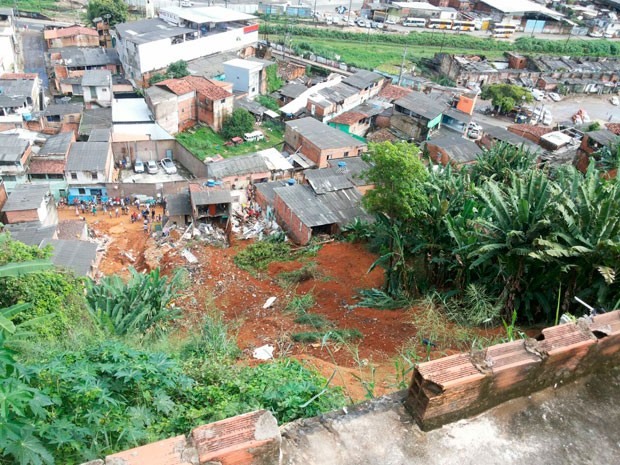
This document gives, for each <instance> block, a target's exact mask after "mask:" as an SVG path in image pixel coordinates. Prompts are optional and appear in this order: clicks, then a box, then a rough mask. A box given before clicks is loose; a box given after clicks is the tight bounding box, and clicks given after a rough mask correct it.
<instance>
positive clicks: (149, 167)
mask: <svg viewBox="0 0 620 465" xmlns="http://www.w3.org/2000/svg"><path fill="white" fill-rule="evenodd" d="M146 171H147V172H148V173H149V174H156V173H157V172H158V171H159V168H158V167H157V162H156V161H155V160H149V161H147V162H146Z"/></svg>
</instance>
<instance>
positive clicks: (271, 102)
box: [256, 95, 280, 112]
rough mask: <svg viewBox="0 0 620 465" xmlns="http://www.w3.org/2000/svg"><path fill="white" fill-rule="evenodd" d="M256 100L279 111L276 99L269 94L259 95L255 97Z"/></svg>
mask: <svg viewBox="0 0 620 465" xmlns="http://www.w3.org/2000/svg"><path fill="white" fill-rule="evenodd" d="M256 101H257V102H258V103H260V104H261V105H262V106H264V107H267V108H269V109H270V110H273V111H277V112H279V111H280V105H278V101H277V100H276V99H274V98H273V97H270V96H269V95H259V96H258V97H256Z"/></svg>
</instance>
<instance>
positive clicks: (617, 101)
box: [609, 95, 620, 106]
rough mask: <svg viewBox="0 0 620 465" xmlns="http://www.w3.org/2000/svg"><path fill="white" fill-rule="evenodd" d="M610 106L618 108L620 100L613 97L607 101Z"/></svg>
mask: <svg viewBox="0 0 620 465" xmlns="http://www.w3.org/2000/svg"><path fill="white" fill-rule="evenodd" d="M609 101H610V102H611V104H612V105H615V106H618V105H620V99H619V98H618V97H616V96H615V95H614V96H613V97H612V98H611V99H610V100H609Z"/></svg>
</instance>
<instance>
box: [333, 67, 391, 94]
mask: <svg viewBox="0 0 620 465" xmlns="http://www.w3.org/2000/svg"><path fill="white" fill-rule="evenodd" d="M381 79H383V76H381V75H380V74H377V73H373V72H372V71H366V70H363V69H362V70H359V71H357V72H356V73H354V74H352V75H351V76H349V77H347V78H346V79H344V80H343V81H342V82H343V83H345V84H348V85H350V86H352V87H355V88H356V89H365V88H366V87H370V86H371V85H372V84H374V83H375V82H379V81H380V80H381Z"/></svg>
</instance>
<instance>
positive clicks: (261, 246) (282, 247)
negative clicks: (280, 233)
mask: <svg viewBox="0 0 620 465" xmlns="http://www.w3.org/2000/svg"><path fill="white" fill-rule="evenodd" d="M293 258H294V257H293V255H292V254H291V246H290V245H289V244H288V242H268V241H258V242H254V243H253V244H250V245H249V246H247V247H246V248H245V249H243V250H242V251H241V252H239V253H238V254H237V255H235V264H236V265H237V266H238V267H239V268H241V269H242V270H246V271H250V272H254V271H258V270H263V269H265V268H266V267H267V265H269V264H270V263H271V262H277V261H284V260H292V259H293Z"/></svg>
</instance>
